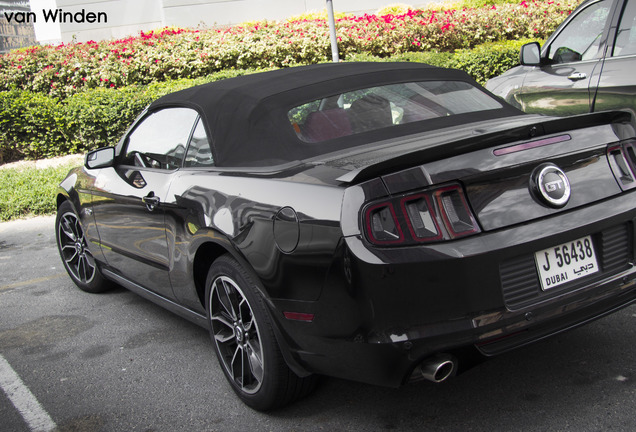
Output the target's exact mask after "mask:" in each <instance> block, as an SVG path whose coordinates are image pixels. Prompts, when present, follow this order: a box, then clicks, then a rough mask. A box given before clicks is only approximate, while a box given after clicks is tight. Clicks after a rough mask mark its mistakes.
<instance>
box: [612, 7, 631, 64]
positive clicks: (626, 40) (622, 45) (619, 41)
mask: <svg viewBox="0 0 636 432" xmlns="http://www.w3.org/2000/svg"><path fill="white" fill-rule="evenodd" d="M632 54H636V0H629V1H628V2H627V5H626V6H625V10H624V11H623V16H622V17H621V24H620V26H619V28H618V33H617V34H616V40H615V41H614V50H613V51H612V56H624V55H632Z"/></svg>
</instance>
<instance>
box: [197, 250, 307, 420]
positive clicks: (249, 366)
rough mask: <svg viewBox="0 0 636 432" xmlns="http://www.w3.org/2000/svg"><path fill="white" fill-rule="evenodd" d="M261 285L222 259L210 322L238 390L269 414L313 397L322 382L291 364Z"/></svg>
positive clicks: (210, 281)
mask: <svg viewBox="0 0 636 432" xmlns="http://www.w3.org/2000/svg"><path fill="white" fill-rule="evenodd" d="M255 280H257V279H256V277H255V276H253V275H252V274H251V273H250V272H248V271H246V270H245V269H244V268H243V267H242V266H241V265H240V264H239V263H238V262H237V261H236V260H234V259H233V258H232V257H230V256H229V255H224V256H222V257H221V258H219V259H217V260H216V261H215V262H214V264H212V266H211V267H210V271H209V272H208V278H207V283H206V287H207V290H206V298H207V306H208V319H209V323H210V335H211V337H212V340H213V341H214V347H215V351H216V354H217V357H218V359H219V363H220V364H221V367H222V369H223V373H224V374H225V377H226V378H227V380H228V382H229V383H230V385H231V386H232V390H234V392H235V393H236V394H237V395H238V396H239V398H241V400H243V402H244V403H245V404H247V405H248V406H250V407H252V408H254V409H257V410H260V411H268V410H271V409H275V408H280V407H282V406H285V405H288V404H289V403H291V402H293V401H294V400H296V399H298V398H300V397H302V396H304V395H306V394H308V393H309V392H311V391H312V390H313V388H314V387H315V382H316V379H315V377H314V376H308V377H302V378H301V377H299V376H298V375H296V374H295V373H294V372H292V371H291V369H289V367H288V366H287V363H285V360H284V359H283V356H282V354H281V352H280V348H279V346H278V344H277V342H276V337H275V336H274V331H273V328H272V324H271V319H270V317H269V315H268V312H267V310H266V309H265V305H264V302H263V298H262V296H261V294H260V293H259V290H258V289H257V288H256V285H255V283H254V281H255Z"/></svg>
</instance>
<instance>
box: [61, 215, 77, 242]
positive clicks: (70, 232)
mask: <svg viewBox="0 0 636 432" xmlns="http://www.w3.org/2000/svg"><path fill="white" fill-rule="evenodd" d="M60 229H61V231H62V233H64V235H65V236H66V237H68V238H69V239H70V240H71V241H72V242H75V240H76V239H77V236H76V235H75V232H74V231H75V230H74V229H73V228H72V221H70V220H69V218H68V217H67V216H64V218H63V219H62V223H61V224H60Z"/></svg>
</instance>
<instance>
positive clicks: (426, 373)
mask: <svg viewBox="0 0 636 432" xmlns="http://www.w3.org/2000/svg"><path fill="white" fill-rule="evenodd" d="M456 370H457V364H456V362H455V359H454V358H453V357H451V356H450V355H448V354H438V355H436V356H434V357H431V358H429V359H426V360H424V361H423V362H422V363H421V364H420V373H421V375H422V378H424V379H426V380H428V381H432V382H435V383H440V382H442V381H446V380H447V379H448V378H450V377H451V376H453V375H454V374H455V372H456Z"/></svg>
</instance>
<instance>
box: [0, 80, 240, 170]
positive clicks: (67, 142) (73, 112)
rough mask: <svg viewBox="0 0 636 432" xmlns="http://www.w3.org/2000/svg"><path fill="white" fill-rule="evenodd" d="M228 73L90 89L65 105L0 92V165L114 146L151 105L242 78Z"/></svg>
mask: <svg viewBox="0 0 636 432" xmlns="http://www.w3.org/2000/svg"><path fill="white" fill-rule="evenodd" d="M246 72H247V71H239V70H229V71H224V72H218V73H215V74H212V75H211V76H209V77H206V78H197V79H180V80H174V81H167V82H162V83H155V84H150V85H148V86H129V87H125V88H122V89H118V90H115V89H112V90H108V89H103V88H97V89H91V90H87V91H84V92H81V93H76V94H74V95H72V96H69V97H68V98H66V99H63V100H60V99H58V98H55V97H52V96H47V95H43V94H41V93H35V92H31V91H24V90H11V91H6V92H0V163H6V162H11V161H15V160H20V159H41V158H48V157H53V156H62V155H67V154H74V153H84V152H86V151H87V150H90V149H94V148H98V147H102V146H106V145H113V144H115V143H116V142H117V140H118V139H119V138H120V136H121V135H122V133H123V132H124V131H125V129H126V128H127V127H128V125H130V123H131V122H132V121H133V120H134V119H135V117H136V116H137V115H138V114H139V113H140V112H141V111H142V110H143V109H144V108H145V107H146V106H147V105H148V104H149V103H150V102H152V101H153V100H155V99H157V98H159V97H161V96H163V95H165V94H168V93H171V92H175V91H178V90H182V89H185V88H188V87H192V86H194V85H199V84H204V83H206V82H211V81H216V80H219V79H224V78H229V77H233V76H238V75H243V74H245V73H246Z"/></svg>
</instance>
